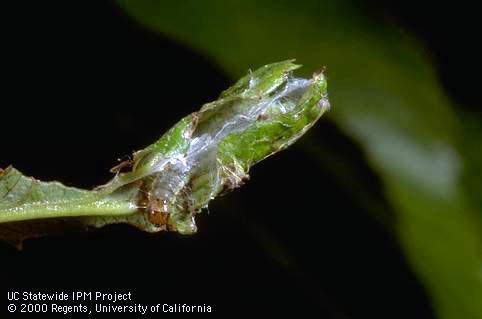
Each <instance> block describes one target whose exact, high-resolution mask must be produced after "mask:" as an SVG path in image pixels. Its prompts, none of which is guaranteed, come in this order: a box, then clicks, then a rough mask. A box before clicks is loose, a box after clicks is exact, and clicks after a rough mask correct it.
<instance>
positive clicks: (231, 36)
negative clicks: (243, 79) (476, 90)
mask: <svg viewBox="0 0 482 319" xmlns="http://www.w3.org/2000/svg"><path fill="white" fill-rule="evenodd" d="M119 3H120V4H121V5H122V6H123V7H124V8H125V10H126V11H127V12H128V13H130V14H131V15H132V16H133V17H135V18H137V19H138V20H139V21H141V22H142V23H144V24H145V25H146V26H148V27H150V28H152V29H154V30H158V31H160V32H162V33H164V34H166V35H168V36H170V37H174V38H176V39H179V40H181V41H183V42H184V43H186V44H187V45H189V46H191V47H193V48H195V49H198V50H199V51H201V52H203V53H204V54H206V55H208V56H209V57H211V58H212V59H214V60H215V61H216V62H217V63H218V64H219V65H221V66H222V67H223V68H224V69H225V70H226V71H227V72H228V73H229V74H231V75H232V76H233V77H237V76H239V75H240V74H241V73H243V72H245V70H246V69H247V68H248V67H250V66H252V65H261V64H263V63H265V61H270V60H273V59H281V58H285V57H294V56H296V57H297V58H298V59H300V60H302V61H303V63H304V64H305V65H307V66H308V69H316V68H319V67H320V63H324V64H326V65H327V66H328V70H329V75H330V94H331V100H332V104H333V105H335V106H336V107H335V108H334V111H333V112H332V113H331V119H332V120H333V121H335V122H336V123H337V124H338V126H339V127H340V128H341V129H343V130H344V131H345V132H346V133H347V134H348V135H349V136H351V137H352V138H353V139H354V140H355V141H357V142H358V143H359V144H360V145H361V146H362V147H363V149H364V151H365V152H366V155H367V157H368V161H369V163H370V164H371V166H372V167H373V169H374V170H375V171H376V172H378V174H379V176H380V177H381V178H382V180H383V182H384V185H385V189H386V196H387V197H388V198H389V200H390V201H391V203H392V205H393V207H394V209H395V210H396V213H397V221H398V225H397V232H398V236H399V239H400V244H401V247H402V248H403V249H404V251H405V253H406V255H407V257H408V259H409V261H410V262H411V264H412V267H413V270H414V271H415V272H416V274H417V275H418V277H419V278H420V279H421V280H422V282H423V283H424V285H425V287H426V288H427V289H428V291H429V292H430V295H431V298H432V300H433V303H434V305H435V308H436V310H437V313H438V315H439V317H440V318H447V319H448V318H457V319H458V318H482V303H481V302H480V300H481V299H482V273H481V272H482V244H481V243H482V235H481V225H482V222H481V216H482V213H481V212H482V207H481V205H480V189H477V188H474V187H477V185H479V183H477V182H476V181H475V180H474V179H475V178H465V179H463V176H467V175H470V174H469V171H467V170H466V169H467V167H466V166H465V165H466V163H469V164H470V168H471V169H474V166H476V167H477V169H474V171H480V167H481V162H480V161H479V162H476V161H475V160H473V159H475V158H477V156H478V155H476V154H474V151H469V150H468V149H467V147H470V148H473V147H474V145H478V144H480V140H477V139H476V138H475V137H476V136H481V134H480V132H481V129H480V128H478V127H475V126H471V130H470V131H469V132H466V131H467V128H465V127H464V122H463V121H462V120H461V118H460V117H459V115H458V114H457V113H456V112H455V111H454V108H453V106H452V105H451V104H450V103H449V102H448V101H447V98H446V97H445V95H444V93H443V91H442V89H441V88H440V85H439V83H438V81H437V79H436V77H435V74H434V71H433V69H432V68H431V64H430V63H429V61H427V59H426V57H425V56H424V55H423V54H422V50H420V49H419V47H417V44H416V43H415V41H413V39H411V38H410V37H408V36H407V35H406V34H404V33H402V32H401V31H400V30H398V29H396V28H395V27H393V26H391V25H388V24H387V23H386V22H382V21H376V20H374V19H371V17H370V15H369V14H367V13H366V12H357V10H361V9H360V8H359V7H356V6H355V5H353V4H351V3H350V2H339V1H334V0H324V1H318V0H316V1H315V0H306V1H298V2H294V1H279V0H277V1H274V0H272V1H270V0H268V1H254V0H251V1H242V2H239V1H216V0H207V1H194V0H186V1H177V2H163V1H154V0H136V1H132V0H119ZM238 143H243V141H242V140H241V141H239V142H238ZM466 143H467V144H469V146H466ZM310 147H313V146H310ZM464 147H465V148H464ZM471 153H472V154H471ZM240 156H241V157H242V156H243V154H240ZM471 194H472V195H471ZM473 194H477V195H478V196H477V195H473Z"/></svg>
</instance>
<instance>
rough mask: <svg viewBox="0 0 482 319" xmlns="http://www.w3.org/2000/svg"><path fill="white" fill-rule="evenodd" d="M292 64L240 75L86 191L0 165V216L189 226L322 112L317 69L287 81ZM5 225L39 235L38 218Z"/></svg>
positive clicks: (151, 227)
mask: <svg viewBox="0 0 482 319" xmlns="http://www.w3.org/2000/svg"><path fill="white" fill-rule="evenodd" d="M298 67H299V66H298V65H295V64H293V62H292V61H283V62H279V63H274V64H269V65H266V66H264V67H262V68H260V69H259V70H256V71H254V72H250V73H249V74H248V75H247V76H246V77H244V78H242V79H241V80H239V81H238V82H237V83H236V84H234V86H233V87H231V88H229V89H227V90H226V91H224V92H223V93H222V94H221V95H220V97H219V99H218V100H216V101H214V102H211V103H208V104H205V105H204V106H203V107H202V108H201V110H200V111H198V112H194V113H192V114H190V115H188V116H186V117H184V118H183V119H181V120H180V121H179V122H178V123H177V124H176V125H174V127H172V128H171V129H170V130H168V131H167V132H166V133H165V134H164V135H163V136H162V137H161V138H160V139H159V140H158V141H157V142H155V143H154V144H152V145H150V146H148V147H146V148H145V149H143V150H141V151H139V152H136V153H134V156H133V160H132V161H126V162H124V163H121V165H119V166H117V167H115V168H114V169H113V171H115V172H116V173H117V174H116V176H115V177H114V178H113V179H112V180H111V181H109V182H108V183H107V184H105V185H102V186H99V187H97V188H96V189H94V190H92V191H87V190H81V189H76V188H72V187H66V186H64V185H61V184H59V183H57V182H53V183H45V182H39V181H37V180H35V179H33V178H28V177H25V176H23V175H22V174H21V173H20V172H18V171H17V170H15V169H14V168H11V167H10V168H7V169H6V170H5V171H2V173H1V175H0V223H8V222H19V221H26V220H35V219H42V218H43V219H45V218H65V217H70V218H75V220H74V221H75V223H76V224H77V225H79V226H81V227H89V226H94V227H101V226H104V225H107V224H113V223H128V224H131V225H134V226H136V227H138V228H140V229H142V230H144V231H149V232H157V231H161V230H174V231H177V232H179V233H182V234H190V233H193V232H195V231H196V224H195V220H194V217H195V215H196V214H197V213H199V212H200V211H201V210H202V209H203V208H205V207H207V205H208V203H209V201H210V200H212V199H214V198H215V197H216V196H218V195H220V194H221V193H224V192H226V191H229V190H232V189H234V188H236V187H239V186H240V185H242V184H243V183H244V181H245V180H246V179H247V178H248V177H249V176H248V172H249V169H250V167H251V166H252V165H254V164H256V163H257V162H259V161H261V160H262V159H264V158H266V157H268V156H270V155H272V154H274V153H276V152H278V151H280V150H282V149H284V148H286V147H287V146H289V145H291V144H292V143H293V142H295V141H296V140H297V139H298V138H300V137H301V136H302V135H303V134H304V133H305V132H306V131H307V130H308V129H309V128H310V127H312V126H313V125H314V124H315V122H316V121H317V120H318V119H319V118H320V116H321V115H322V114H323V113H324V112H325V111H326V110H327V109H328V107H329V104H328V99H327V93H326V90H327V86H326V79H325V77H324V75H323V74H316V75H314V76H313V78H312V79H311V80H306V79H301V78H295V77H293V76H292V74H291V71H293V70H294V69H296V68H298ZM126 167H130V170H129V171H127V172H120V170H121V168H126ZM67 223H68V222H67ZM70 224H71V223H69V225H70ZM63 225H65V224H63ZM14 226H15V227H14V231H13V233H15V232H17V233H18V232H20V233H19V234H20V235H21V236H20V237H22V238H24V237H28V236H37V235H39V229H38V223H37V224H36V229H35V234H29V233H28V232H26V231H25V227H28V225H27V226H25V224H21V225H18V224H17V225H14ZM5 227H6V228H7V229H9V230H10V232H9V233H8V234H7V233H6V231H5V229H6V228H5ZM61 227H62V225H61ZM3 229H4V231H3V232H2V235H3V237H4V238H5V239H8V240H10V241H12V240H15V235H14V234H13V235H12V225H6V226H5V225H4V226H3ZM48 229H50V228H44V229H40V233H42V234H43V233H45V232H48ZM5 234H7V235H5ZM12 236H13V239H12ZM7 237H8V238H7ZM20 239H21V238H20Z"/></svg>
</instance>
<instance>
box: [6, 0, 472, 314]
mask: <svg viewBox="0 0 482 319" xmlns="http://www.w3.org/2000/svg"><path fill="white" fill-rule="evenodd" d="M468 3H469V2H468V1H461V2H460V1H459V2H458V3H457V4H456V5H455V4H450V5H449V4H447V5H444V4H441V3H437V5H436V6H435V5H431V4H429V3H428V2H427V3H421V2H416V1H404V2H403V3H400V4H398V5H395V4H393V3H391V2H388V1H383V0H380V1H376V0H374V1H370V2H367V3H360V5H362V6H364V7H366V11H367V14H370V15H372V16H373V18H374V19H375V18H377V19H389V20H393V21H394V22H395V23H398V24H400V25H401V26H402V27H404V28H405V29H407V30H409V31H411V32H413V33H414V34H415V35H416V36H417V37H418V38H419V39H420V40H421V41H422V42H423V43H424V45H425V48H426V50H427V53H428V54H430V55H432V56H433V58H434V61H435V64H436V66H437V70H438V72H439V74H440V77H441V79H442V82H443V85H444V86H445V89H446V90H447V92H448V94H449V96H450V97H452V99H453V100H454V101H455V103H456V104H457V106H458V107H460V108H463V109H464V110H467V111H471V112H476V111H477V110H478V105H480V102H481V98H480V88H479V86H480V81H479V80H478V77H479V75H478V72H477V71H478V69H479V67H480V62H479V61H478V53H479V52H480V51H477V49H476V42H478V41H479V38H478V30H477V27H478V21H477V20H476V19H475V18H476V17H475V14H474V12H475V10H474V8H469V7H466V5H467V4H468ZM2 16H3V19H2V20H3V21H4V23H5V27H4V30H5V31H6V34H5V36H4V37H3V39H2V40H1V41H2V51H3V52H2V55H3V57H2V72H1V77H2V84H1V87H2V90H1V92H2V95H1V96H2V98H1V99H2V101H1V114H0V138H1V144H0V145H1V149H0V155H1V156H0V167H6V166H7V165H9V164H13V165H14V166H15V167H16V168H18V169H19V170H21V171H22V172H24V173H25V174H27V175H31V176H35V177H37V178H39V179H42V180H52V179H56V180H61V181H62V182H64V183H65V184H67V185H73V186H74V185H75V186H81V187H87V188H89V187H93V186H95V185H98V184H101V183H104V182H105V181H107V180H108V179H109V178H110V174H109V173H108V169H109V168H110V167H112V166H113V165H115V163H116V160H117V158H118V157H122V156H123V155H126V154H130V153H131V152H132V151H134V150H136V149H138V148H140V147H143V146H145V145H148V144H149V143H151V142H153V141H154V140H156V138H158V137H159V134H160V133H161V132H163V131H164V130H165V129H167V128H168V127H170V126H171V125H172V124H174V123H175V122H176V121H177V120H178V119H179V118H181V117H182V116H183V115H185V114H188V113H190V112H192V111H194V110H195V109H197V108H198V106H200V105H201V104H202V103H205V102H208V101H210V100H212V99H215V98H216V96H217V95H218V94H219V92H220V91H221V90H223V89H224V88H226V87H227V86H228V85H229V84H230V83H231V81H230V79H228V78H227V77H226V76H225V75H224V74H223V72H222V70H220V68H218V67H216V65H215V64H213V63H212V62H210V61H209V60H207V59H206V58H204V57H202V56H200V55H199V54H197V53H195V52H193V51H191V50H190V49H188V48H186V47H183V46H181V45H180V44H178V43H176V42H174V41H173V40H169V39H166V38H164V37H162V36H160V35H158V34H154V33H152V32H150V31H147V30H145V29H143V28H142V27H140V26H138V25H137V24H136V23H135V22H133V21H131V20H130V19H129V18H128V17H127V16H126V15H125V14H123V13H122V12H121V11H120V10H119V9H117V7H116V6H115V5H114V4H113V3H111V2H109V1H100V0H98V1H73V2H70V1H50V2H41V3H40V2H39V3H36V2H32V3H30V2H29V3H22V2H18V3H17V4H15V5H11V6H9V7H8V8H5V9H3V10H2ZM309 135H311V137H316V136H323V139H324V140H325V141H326V143H324V145H323V146H322V147H323V149H322V150H321V152H322V153H325V154H332V155H331V157H330V158H331V160H332V161H333V160H334V161H335V162H336V165H338V167H339V168H341V169H342V170H343V168H346V174H348V176H351V177H353V179H354V180H356V181H357V182H356V183H357V184H356V187H359V188H360V189H366V190H367V193H368V194H369V195H367V196H368V197H369V198H370V200H372V201H373V202H376V203H377V205H378V206H379V207H380V210H382V211H383V212H384V216H385V218H384V219H383V220H384V221H383V222H382V223H380V222H379V221H377V220H375V219H374V218H373V216H372V215H371V214H370V213H369V212H368V211H366V210H365V209H364V208H363V207H360V206H359V205H358V204H357V200H356V199H354V198H352V196H353V195H352V194H350V193H349V192H347V191H346V189H345V188H344V187H343V185H342V184H340V180H339V177H340V176H338V175H335V174H334V173H333V172H332V171H330V170H329V169H328V168H326V169H319V166H320V164H319V162H317V161H313V159H311V158H310V157H309V156H307V155H306V154H305V153H303V151H302V150H301V148H298V147H296V146H295V147H293V148H292V149H290V151H287V152H282V153H281V154H278V155H277V156H276V158H275V159H269V160H267V161H265V162H263V163H261V164H259V165H258V166H257V167H255V168H254V169H253V170H252V172H251V176H252V178H251V181H250V182H249V183H248V184H247V185H246V186H244V187H243V188H242V189H240V190H237V191H236V192H234V193H232V194H229V195H228V196H225V197H223V198H222V199H219V200H217V201H215V202H214V203H213V204H212V205H210V213H209V214H202V216H200V218H199V229H200V231H199V233H198V234H196V235H194V236H189V237H183V236H180V235H176V234H170V233H169V234H167V233H166V234H157V235H148V234H145V233H142V232H139V231H137V230H135V229H132V228H130V227H127V226H122V225H117V226H111V227H106V228H104V229H101V230H99V231H96V232H93V233H88V234H81V235H79V234H68V235H66V236H53V237H48V238H42V239H36V240H30V241H27V242H26V243H25V245H24V250H23V251H17V250H15V249H14V248H12V247H10V246H8V245H6V244H3V243H1V244H0V256H1V257H0V263H1V266H0V286H1V288H2V294H5V297H4V299H5V300H6V292H7V291H8V290H29V291H36V290H40V291H43V292H48V291H61V290H63V291H74V290H86V291H95V290H102V291H105V292H111V291H114V290H121V291H131V292H132V294H133V297H134V301H135V302H138V303H141V304H156V303H159V302H160V303H164V302H176V303H192V304H203V303H206V304H209V305H211V306H213V308H214V310H215V312H216V313H225V314H231V315H232V314H239V313H247V314H249V313H251V314H254V313H255V312H256V313H258V312H259V313H264V314H269V315H290V314H291V315H297V316H300V315H301V316H302V317H303V315H302V314H310V315H311V316H310V317H315V316H316V317H322V318H432V317H433V314H432V309H431V305H430V301H429V299H428V297H427V296H426V293H425V292H424V290H423V288H422V287H421V285H420V284H419V283H418V282H417V280H416V279H415V277H414V275H413V274H412V272H411V270H410V268H409V265H408V264H407V262H406V260H405V258H404V256H403V255H402V254H401V252H400V250H399V248H398V245H397V243H396V240H395V239H394V236H393V235H391V233H390V231H389V229H390V225H391V224H393V223H396V220H394V218H393V215H392V213H391V208H390V207H389V205H388V204H387V203H386V201H385V199H384V197H383V194H382V191H381V189H382V188H381V185H380V182H379V180H378V178H377V177H376V176H375V175H374V174H373V173H372V172H371V170H370V169H369V168H368V166H366V164H364V161H363V154H362V152H361V150H360V149H359V148H358V146H357V145H355V144H353V143H352V142H351V141H350V140H349V139H348V138H346V137H345V136H344V135H343V134H342V133H341V132H340V131H339V130H338V129H337V128H336V127H335V126H334V125H333V124H331V123H330V122H329V121H320V123H319V125H317V126H316V128H315V129H313V131H312V132H311V133H309ZM307 138H310V136H308V137H307ZM305 142H306V141H305ZM300 143H303V140H302V141H300ZM330 158H329V159H327V160H330ZM314 166H316V167H317V169H316V170H313V167H314ZM314 172H315V173H314ZM383 223H384V224H385V225H382V224H383ZM387 226H388V227H387ZM2 299H3V297H2ZM2 301H4V300H2ZM0 311H2V313H3V314H2V315H1V317H4V316H7V312H6V310H5V308H4V309H2V310H0Z"/></svg>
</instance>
